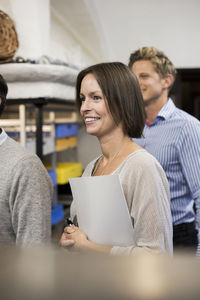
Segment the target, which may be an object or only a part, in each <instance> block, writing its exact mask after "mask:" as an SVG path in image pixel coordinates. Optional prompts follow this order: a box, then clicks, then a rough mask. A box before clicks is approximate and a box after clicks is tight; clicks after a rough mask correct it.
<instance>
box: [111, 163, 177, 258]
mask: <svg viewBox="0 0 200 300" xmlns="http://www.w3.org/2000/svg"><path fill="white" fill-rule="evenodd" d="M135 168H136V170H137V171H136V174H133V172H134V171H132V172H130V168H129V178H128V183H127V186H129V187H131V189H132V192H131V193H132V206H131V217H132V218H133V219H134V232H133V235H134V244H133V245H132V246H130V247H117V246H114V247H113V248H112V250H111V254H137V253H140V252H144V253H152V254H153V253H164V252H167V253H169V254H171V253H172V248H173V247H172V219H171V211H170V197H169V186H168V182H167V179H166V176H165V174H164V171H163V170H162V168H161V166H160V165H159V164H154V163H153V164H152V163H151V161H149V162H147V161H146V162H145V160H144V161H143V162H142V161H140V162H139V163H138V164H137V166H135ZM130 173H132V175H131V174H130ZM134 173H135V172H134ZM131 177H132V178H131ZM135 178H136V180H135ZM131 182H132V185H131ZM128 193H130V189H129V191H128Z"/></svg>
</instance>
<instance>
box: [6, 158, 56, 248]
mask: <svg viewBox="0 0 200 300" xmlns="http://www.w3.org/2000/svg"><path fill="white" fill-rule="evenodd" d="M9 197H10V199H9V203H10V210H11V222H12V226H13V230H14V233H15V236H16V244H19V245H24V246H27V245H33V244H36V245H37V244H43V243H49V242H50V239H51V205H52V197H53V185H52V181H51V179H50V177H49V175H48V172H47V171H46V169H45V168H44V166H43V164H42V163H41V161H40V160H39V158H38V157H36V156H34V155H33V156H28V157H26V158H24V159H22V160H20V161H19V162H18V163H17V165H16V166H15V169H14V170H13V174H12V183H11V191H10V195H9Z"/></svg>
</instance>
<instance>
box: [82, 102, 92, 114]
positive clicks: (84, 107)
mask: <svg viewBox="0 0 200 300" xmlns="http://www.w3.org/2000/svg"><path fill="white" fill-rule="evenodd" d="M90 109H91V101H90V100H89V99H85V100H84V101H83V102H82V104H81V111H86V110H90Z"/></svg>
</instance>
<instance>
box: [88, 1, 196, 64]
mask: <svg viewBox="0 0 200 300" xmlns="http://www.w3.org/2000/svg"><path fill="white" fill-rule="evenodd" d="M88 2H90V3H91V5H94V4H95V6H96V8H97V11H96V12H94V15H97V16H98V17H99V18H100V19H101V26H102V32H103V34H104V35H105V40H106V41H107V49H108V53H107V57H106V60H120V61H123V62H124V63H127V61H128V58H129V54H130V53H131V52H132V51H134V50H135V49H137V48H138V47H141V46H152V45H153V46H156V47H157V48H160V49H161V50H163V51H164V52H166V54H167V55H168V56H169V57H170V59H171V60H172V61H173V62H174V64H175V65H176V67H200V55H199V54H200V39H199V32H200V17H199V12H200V1H199V0H168V1H165V0H88Z"/></svg>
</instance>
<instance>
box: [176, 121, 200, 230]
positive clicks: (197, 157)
mask: <svg viewBox="0 0 200 300" xmlns="http://www.w3.org/2000/svg"><path fill="white" fill-rule="evenodd" d="M178 150H179V160H180V164H181V167H182V170H183V173H184V177H185V179H186V182H187V184H188V186H189V189H190V192H191V195H192V197H193V199H194V201H195V206H196V225H197V228H198V229H200V122H195V121H191V122H187V123H186V124H185V126H184V128H183V130H182V132H181V136H180V139H179V143H178Z"/></svg>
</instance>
